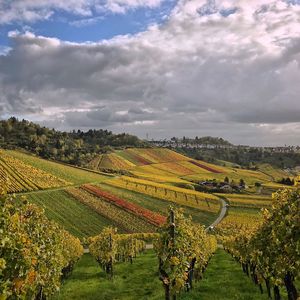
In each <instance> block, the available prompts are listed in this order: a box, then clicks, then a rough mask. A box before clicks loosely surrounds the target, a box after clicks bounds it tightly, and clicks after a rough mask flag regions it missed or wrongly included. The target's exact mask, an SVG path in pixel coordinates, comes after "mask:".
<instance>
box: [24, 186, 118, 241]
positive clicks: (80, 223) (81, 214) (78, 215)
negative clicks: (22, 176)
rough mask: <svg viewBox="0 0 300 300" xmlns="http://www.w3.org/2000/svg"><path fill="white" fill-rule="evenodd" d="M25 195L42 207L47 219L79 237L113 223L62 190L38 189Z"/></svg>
mask: <svg viewBox="0 0 300 300" xmlns="http://www.w3.org/2000/svg"><path fill="white" fill-rule="evenodd" d="M26 197H27V199H28V200H29V201H30V202H32V203H35V204H37V205H39V206H40V207H43V208H44V209H45V213H46V215H47V217H48V218H49V219H51V220H54V221H55V222H57V223H58V224H60V225H61V226H63V227H64V228H65V229H66V230H68V231H69V232H70V233H71V234H73V235H75V236H77V237H78V238H80V239H82V238H84V237H89V236H93V235H97V234H99V233H100V231H101V230H102V229H103V228H104V227H106V226H109V225H115V224H114V223H113V222H112V221H111V220H108V219H106V218H104V217H102V216H101V215H99V214H97V213H96V212H95V211H93V210H92V209H90V208H89V207H88V206H86V205H84V204H81V203H80V202H79V201H77V200H76V199H74V198H73V197H71V196H69V195H68V194H67V193H66V192H65V191H64V190H57V191H39V192H34V193H30V194H27V195H26Z"/></svg>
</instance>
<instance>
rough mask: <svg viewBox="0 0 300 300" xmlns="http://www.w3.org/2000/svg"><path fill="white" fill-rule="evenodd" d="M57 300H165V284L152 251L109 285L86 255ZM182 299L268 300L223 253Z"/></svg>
mask: <svg viewBox="0 0 300 300" xmlns="http://www.w3.org/2000/svg"><path fill="white" fill-rule="evenodd" d="M54 299H55V300H69V299H72V300H77V299H78V300H79V299H85V300H137V299H138V300H143V299H145V300H146V299H147V300H161V299H164V291H163V288H162V284H161V282H160V281H159V279H158V273H157V258H156V255H155V253H154V252H153V251H152V250H148V251H147V252H146V254H143V255H141V256H139V257H137V258H136V259H135V260H134V262H133V264H132V265H130V264H129V263H122V264H117V265H116V267H115V277H114V280H113V281H109V280H108V279H107V278H106V275H105V274H104V272H103V271H102V269H100V267H99V266H98V264H97V263H96V261H95V260H94V259H93V258H92V257H91V256H90V255H89V254H85V255H84V256H83V257H82V259H81V260H80V261H79V262H78V264H77V265H76V267H75V269H74V271H73V273H72V275H71V276H70V277H69V278H68V279H67V280H66V282H65V283H64V284H63V286H62V288H61V291H60V293H59V295H57V296H56V297H54ZM178 299H186V300H188V299H189V300H193V299H194V300H199V299H204V300H224V299H226V300H265V299H267V297H266V294H264V295H261V294H260V292H259V290H258V288H257V287H256V286H255V285H254V284H253V283H252V282H251V280H250V279H249V278H248V277H247V276H246V275H244V274H243V272H242V271H241V268H240V266H239V265H238V264H237V263H236V262H235V261H234V260H233V259H232V258H231V256H229V255H228V254H227V253H225V252H224V251H223V250H221V249H219V250H218V251H217V252H216V254H215V255H214V256H213V258H212V259H211V261H210V263H209V266H208V268H207V270H206V272H205V273H204V278H203V279H202V280H201V281H199V282H196V283H195V285H194V290H193V291H191V292H189V293H183V294H182V295H181V296H180V297H178Z"/></svg>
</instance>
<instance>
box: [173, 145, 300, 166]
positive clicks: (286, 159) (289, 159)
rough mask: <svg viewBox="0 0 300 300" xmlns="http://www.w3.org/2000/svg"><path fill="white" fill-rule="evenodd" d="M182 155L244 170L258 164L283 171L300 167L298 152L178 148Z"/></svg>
mask: <svg viewBox="0 0 300 300" xmlns="http://www.w3.org/2000/svg"><path fill="white" fill-rule="evenodd" d="M178 151H180V152H181V153H183V154H185V155H188V156H190V157H193V158H195V159H199V160H204V161H207V162H210V163H214V164H220V162H219V161H220V160H224V161H229V162H232V163H234V164H237V165H240V166H242V167H244V168H249V169H255V165H256V164H260V163H268V164H270V165H272V166H274V167H278V168H281V169H284V168H294V167H296V166H299V165H300V154H299V153H296V152H294V153H293V152H289V153H284V152H274V151H271V150H270V151H267V150H265V149H263V148H248V147H242V146H236V147H228V148H226V147H225V148H218V147H216V148H182V149H181V148H178Z"/></svg>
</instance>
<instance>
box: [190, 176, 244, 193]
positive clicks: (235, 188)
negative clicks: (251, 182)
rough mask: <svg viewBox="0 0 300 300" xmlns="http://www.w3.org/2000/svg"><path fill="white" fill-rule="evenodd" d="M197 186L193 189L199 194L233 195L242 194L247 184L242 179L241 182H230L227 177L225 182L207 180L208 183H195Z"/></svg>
mask: <svg viewBox="0 0 300 300" xmlns="http://www.w3.org/2000/svg"><path fill="white" fill-rule="evenodd" d="M194 182H195V184H194V185H193V188H194V189H195V190H196V191H199V192H207V193H232V192H240V191H241V190H243V189H245V187H246V182H245V181H244V179H242V178H241V179H240V180H239V182H236V181H235V180H233V179H232V180H230V179H229V178H228V177H227V176H226V177H225V178H224V181H217V180H216V179H212V180H206V181H194Z"/></svg>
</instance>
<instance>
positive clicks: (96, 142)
mask: <svg viewBox="0 0 300 300" xmlns="http://www.w3.org/2000/svg"><path fill="white" fill-rule="evenodd" d="M145 146H146V143H145V142H143V141H141V140H140V139H138V138H137V137H136V136H133V135H130V134H126V133H122V134H113V133H112V132H111V131H108V130H102V129H99V130H95V129H90V130H88V131H86V132H83V131H81V130H77V131H75V130H74V131H72V132H61V131H57V130H55V129H49V128H47V127H42V126H40V125H38V124H35V123H33V122H29V121H26V120H22V121H19V120H18V119H16V118H14V117H12V118H10V119H8V120H2V121H0V147H2V148H16V147H17V148H18V147H19V148H23V149H26V150H28V151H30V152H32V153H35V154H37V155H39V156H41V157H43V158H51V159H54V160H59V161H63V162H68V163H72V164H77V165H80V164H81V163H82V161H84V160H86V159H88V160H89V159H90V157H91V156H93V155H94V154H95V153H104V152H107V151H110V150H112V148H111V147H113V148H124V147H145Z"/></svg>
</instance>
